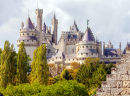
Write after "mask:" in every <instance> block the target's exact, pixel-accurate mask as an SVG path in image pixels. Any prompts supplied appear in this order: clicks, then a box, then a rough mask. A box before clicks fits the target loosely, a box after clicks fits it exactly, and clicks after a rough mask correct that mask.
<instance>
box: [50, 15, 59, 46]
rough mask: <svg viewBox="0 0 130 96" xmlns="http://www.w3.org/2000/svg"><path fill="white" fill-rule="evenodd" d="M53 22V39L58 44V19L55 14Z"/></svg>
mask: <svg viewBox="0 0 130 96" xmlns="http://www.w3.org/2000/svg"><path fill="white" fill-rule="evenodd" d="M51 24H52V41H53V42H54V43H55V44H57V25H58V20H57V19H56V17H55V14H54V16H53V19H52V20H51Z"/></svg>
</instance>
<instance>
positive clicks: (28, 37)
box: [18, 36, 37, 40]
mask: <svg viewBox="0 0 130 96" xmlns="http://www.w3.org/2000/svg"><path fill="white" fill-rule="evenodd" d="M18 40H37V38H36V37H34V36H21V37H19V39H18Z"/></svg>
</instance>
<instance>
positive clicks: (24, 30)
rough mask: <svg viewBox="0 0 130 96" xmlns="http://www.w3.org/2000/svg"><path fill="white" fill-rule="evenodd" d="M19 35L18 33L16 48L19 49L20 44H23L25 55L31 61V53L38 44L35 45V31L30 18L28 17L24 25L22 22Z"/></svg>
mask: <svg viewBox="0 0 130 96" xmlns="http://www.w3.org/2000/svg"><path fill="white" fill-rule="evenodd" d="M19 33H20V37H19V39H18V40H17V46H18V47H19V46H20V43H21V42H24V44H25V45H24V46H25V49H26V52H27V55H28V56H29V57H30V58H31V61H32V60H33V51H34V50H35V49H36V48H37V46H38V43H37V41H38V40H37V38H36V31H35V28H34V25H33V23H32V21H31V19H30V17H28V19H27V21H26V23H25V25H24V23H23V22H22V24H21V29H20V32H19Z"/></svg>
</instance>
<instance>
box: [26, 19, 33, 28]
mask: <svg viewBox="0 0 130 96" xmlns="http://www.w3.org/2000/svg"><path fill="white" fill-rule="evenodd" d="M24 29H34V26H33V24H32V21H31V19H30V17H28V19H27V21H26V23H25V26H24Z"/></svg>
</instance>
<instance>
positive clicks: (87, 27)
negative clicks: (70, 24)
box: [87, 19, 90, 28]
mask: <svg viewBox="0 0 130 96" xmlns="http://www.w3.org/2000/svg"><path fill="white" fill-rule="evenodd" d="M89 20H90V19H87V28H88V25H89Z"/></svg>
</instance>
